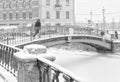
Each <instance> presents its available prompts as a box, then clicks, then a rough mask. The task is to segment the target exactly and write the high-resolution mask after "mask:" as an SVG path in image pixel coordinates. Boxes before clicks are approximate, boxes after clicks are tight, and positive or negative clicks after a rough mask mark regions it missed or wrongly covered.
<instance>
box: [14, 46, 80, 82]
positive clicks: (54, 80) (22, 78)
mask: <svg viewBox="0 0 120 82" xmlns="http://www.w3.org/2000/svg"><path fill="white" fill-rule="evenodd" d="M39 48H40V47H39ZM36 49H37V48H35V50H32V52H34V51H38V50H42V51H41V52H43V51H44V49H45V48H44V49H38V50H36ZM30 52H31V51H30ZM38 52H39V51H38ZM41 52H40V53H41ZM35 53H36V52H35ZM41 55H42V56H44V55H47V56H49V55H50V54H49V53H44V54H43V53H42V54H37V55H36V54H30V53H25V52H24V51H23V52H18V53H15V57H16V58H17V60H18V62H19V63H18V65H19V66H18V67H19V68H18V82H60V81H61V80H63V81H65V82H81V81H80V79H79V77H77V76H76V75H74V74H73V73H71V72H70V71H68V70H66V69H64V68H62V67H61V66H59V65H57V64H55V63H53V62H51V61H49V60H51V57H50V56H49V57H47V56H45V57H47V59H48V60H47V59H45V58H43V57H42V56H41ZM52 61H53V58H52ZM63 81H62V82H63Z"/></svg>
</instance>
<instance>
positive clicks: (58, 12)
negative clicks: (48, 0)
mask: <svg viewBox="0 0 120 82" xmlns="http://www.w3.org/2000/svg"><path fill="white" fill-rule="evenodd" d="M56 19H60V11H56Z"/></svg>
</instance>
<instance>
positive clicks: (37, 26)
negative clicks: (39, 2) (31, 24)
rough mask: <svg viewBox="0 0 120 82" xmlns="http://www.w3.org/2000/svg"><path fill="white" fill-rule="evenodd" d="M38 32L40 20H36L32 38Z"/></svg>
mask: <svg viewBox="0 0 120 82" xmlns="http://www.w3.org/2000/svg"><path fill="white" fill-rule="evenodd" d="M40 30H41V22H40V19H38V20H37V21H36V22H35V34H34V35H33V37H35V36H36V35H37V34H39V31H40Z"/></svg>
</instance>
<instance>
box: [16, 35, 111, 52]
mask: <svg viewBox="0 0 120 82" xmlns="http://www.w3.org/2000/svg"><path fill="white" fill-rule="evenodd" d="M67 42H71V43H73V42H80V43H85V44H88V45H91V46H93V47H95V48H96V49H97V50H99V49H100V48H101V49H105V50H111V41H110V40H107V39H103V38H102V37H98V36H91V35H73V36H67V35H66V36H56V37H49V38H45V39H38V40H34V41H30V42H27V43H22V44H18V45H16V47H19V48H21V49H22V48H23V47H24V46H25V45H29V44H42V45H45V46H47V47H50V46H54V45H58V44H64V43H67Z"/></svg>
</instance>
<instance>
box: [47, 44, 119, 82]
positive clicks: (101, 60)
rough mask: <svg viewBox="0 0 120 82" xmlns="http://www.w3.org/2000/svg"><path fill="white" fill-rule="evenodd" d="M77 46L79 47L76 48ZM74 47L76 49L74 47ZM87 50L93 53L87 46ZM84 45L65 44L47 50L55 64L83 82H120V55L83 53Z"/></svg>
mask: <svg viewBox="0 0 120 82" xmlns="http://www.w3.org/2000/svg"><path fill="white" fill-rule="evenodd" d="M78 44H79V46H78ZM75 46H76V47H75ZM87 47H88V49H87V50H90V49H91V50H92V51H95V49H94V48H90V46H87ZM85 48H86V45H83V44H80V43H77V44H65V45H58V46H55V47H52V48H49V50H48V52H51V53H53V54H55V57H56V60H55V63H57V64H59V65H60V66H62V67H64V68H66V69H68V70H70V71H72V72H73V73H75V74H76V75H78V76H79V77H80V79H81V80H82V81H85V82H120V54H119V53H117V54H110V53H109V54H101V53H97V52H91V51H84V49H85Z"/></svg>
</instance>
